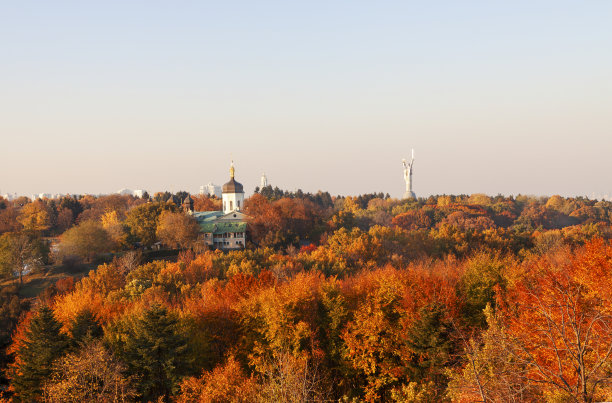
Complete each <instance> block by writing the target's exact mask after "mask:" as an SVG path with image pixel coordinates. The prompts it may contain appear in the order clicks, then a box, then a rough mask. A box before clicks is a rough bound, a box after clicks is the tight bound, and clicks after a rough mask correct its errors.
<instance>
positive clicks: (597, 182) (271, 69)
mask: <svg viewBox="0 0 612 403" xmlns="http://www.w3.org/2000/svg"><path fill="white" fill-rule="evenodd" d="M611 21H612V2H610V1H604V0H601V1H582V2H579V1H572V2H569V1H533V0H532V1H512V2H493V1H471V2H470V1H437V2H418V3H417V2H408V1H398V2H384V1H377V2H372V1H368V2H365V1H364V2H358V1H346V2H341V1H321V2H318V1H308V2H301V3H297V2H288V1H277V2H263V1H244V2H237V1H223V2H220V1H216V2H204V1H193V2H188V1H176V2H169V1H164V2H162V1H104V2H86V1H74V2H62V1H39V2H35V1H14V2H13V1H4V2H1V3H0V139H1V142H0V192H1V193H4V192H17V193H23V194H31V193H33V192H61V193H65V192H70V193H85V192H88V193H107V192H113V191H116V190H118V189H120V188H123V187H129V188H144V189H147V190H149V191H151V192H154V191H157V190H172V191H177V190H188V191H197V189H198V188H199V185H201V184H206V183H208V182H209V181H213V182H215V183H217V184H221V183H223V182H224V181H226V179H227V177H228V166H229V160H230V158H231V157H233V158H234V160H235V161H236V176H237V179H238V180H239V181H241V182H242V183H243V184H244V185H245V187H246V189H247V191H248V192H249V193H250V192H251V191H252V190H253V188H254V187H255V186H256V185H257V184H258V182H259V177H260V175H261V173H262V172H263V171H265V172H266V173H267V175H268V178H269V181H270V182H271V184H273V185H278V186H280V187H282V188H286V189H296V188H302V189H304V190H306V191H316V190H318V189H322V190H329V191H330V192H331V193H333V194H358V193H365V192H373V191H376V192H378V191H382V192H389V193H390V194H391V195H392V196H400V195H401V194H402V193H403V187H404V183H403V177H402V166H401V160H402V158H404V157H408V156H409V154H410V148H412V147H414V148H415V149H416V162H415V176H414V190H415V192H416V193H417V195H428V194H439V193H475V192H484V193H489V194H497V193H504V194H517V193H528V194H539V195H545V194H555V193H558V194H563V195H590V194H591V193H592V192H596V193H601V194H603V193H610V194H612V181H610V172H612V158H611V156H612V22H611Z"/></svg>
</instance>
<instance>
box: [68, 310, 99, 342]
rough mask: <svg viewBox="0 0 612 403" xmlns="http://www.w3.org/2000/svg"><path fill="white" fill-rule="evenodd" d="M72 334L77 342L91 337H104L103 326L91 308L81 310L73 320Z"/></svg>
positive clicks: (73, 339)
mask: <svg viewBox="0 0 612 403" xmlns="http://www.w3.org/2000/svg"><path fill="white" fill-rule="evenodd" d="M70 334H71V335H72V341H73V343H75V344H77V345H78V344H82V343H84V342H86V341H89V340H90V339H95V338H99V337H102V334H103V332H102V326H100V323H99V322H98V320H97V319H96V316H95V315H94V314H93V312H92V311H90V310H89V309H84V310H83V311H81V312H80V313H79V314H78V315H77V316H76V317H75V318H74V320H73V321H72V324H71V326H70Z"/></svg>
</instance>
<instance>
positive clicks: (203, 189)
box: [200, 182, 221, 198]
mask: <svg viewBox="0 0 612 403" xmlns="http://www.w3.org/2000/svg"><path fill="white" fill-rule="evenodd" d="M200 196H208V197H212V196H216V197H218V198H221V186H217V185H215V184H213V183H212V182H210V183H209V184H208V185H206V186H204V185H202V186H200Z"/></svg>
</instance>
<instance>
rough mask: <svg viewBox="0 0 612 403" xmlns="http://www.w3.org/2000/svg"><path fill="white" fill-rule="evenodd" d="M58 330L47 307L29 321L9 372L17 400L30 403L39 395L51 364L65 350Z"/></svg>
mask: <svg viewBox="0 0 612 403" xmlns="http://www.w3.org/2000/svg"><path fill="white" fill-rule="evenodd" d="M61 327H62V325H61V323H59V322H58V321H57V319H55V316H53V311H52V310H51V308H49V307H47V306H43V307H42V308H40V309H39V311H38V312H37V313H36V315H35V316H34V317H33V318H32V321H31V322H30V324H29V326H28V329H27V330H26V333H25V339H24V342H23V344H22V346H21V347H20V348H19V349H18V350H17V360H16V365H15V367H14V368H13V371H12V377H11V378H12V386H13V388H14V390H15V393H16V397H17V398H18V399H20V400H23V401H32V400H35V399H36V398H38V397H39V396H40V395H41V393H42V392H41V387H42V384H43V383H44V382H45V381H47V380H48V379H49V377H50V375H51V372H52V369H53V362H54V361H55V360H56V359H58V358H59V357H61V356H62V355H63V354H64V352H65V351H66V349H67V347H68V338H67V337H66V336H65V335H64V334H61V333H60V329H61Z"/></svg>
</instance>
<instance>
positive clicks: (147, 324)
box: [108, 304, 191, 401]
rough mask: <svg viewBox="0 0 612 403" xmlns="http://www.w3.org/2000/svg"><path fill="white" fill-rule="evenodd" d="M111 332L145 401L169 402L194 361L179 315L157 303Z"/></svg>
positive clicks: (117, 350) (117, 352) (118, 352)
mask: <svg viewBox="0 0 612 403" xmlns="http://www.w3.org/2000/svg"><path fill="white" fill-rule="evenodd" d="M108 333H109V336H108V337H109V342H110V345H111V346H112V348H113V350H114V351H115V353H116V354H117V355H118V356H119V357H120V358H121V359H122V360H123V361H124V362H125V363H126V364H127V366H128V374H129V375H133V376H134V377H135V386H136V389H137V391H138V393H139V395H140V396H141V398H142V400H144V401H157V400H158V399H159V398H160V397H161V398H162V399H163V400H164V401H168V400H169V397H170V395H171V394H172V393H173V392H174V391H175V390H176V389H177V387H178V383H179V381H180V380H181V378H182V377H183V376H184V375H187V372H188V369H189V367H190V362H191V360H190V358H189V355H188V351H187V349H188V345H187V337H186V336H185V335H184V334H182V333H181V331H180V329H179V319H178V316H177V315H176V314H174V313H172V312H168V310H167V309H166V308H165V307H163V306H161V305H158V304H155V305H153V306H152V307H151V308H149V309H148V310H146V311H145V312H144V313H143V314H142V315H141V316H140V317H137V318H133V319H131V320H126V321H123V322H119V323H117V324H116V325H115V326H114V327H113V328H112V329H110V330H109V332H108Z"/></svg>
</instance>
